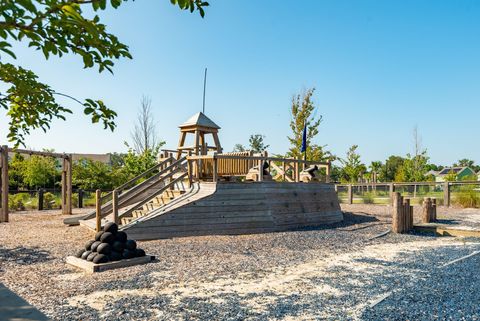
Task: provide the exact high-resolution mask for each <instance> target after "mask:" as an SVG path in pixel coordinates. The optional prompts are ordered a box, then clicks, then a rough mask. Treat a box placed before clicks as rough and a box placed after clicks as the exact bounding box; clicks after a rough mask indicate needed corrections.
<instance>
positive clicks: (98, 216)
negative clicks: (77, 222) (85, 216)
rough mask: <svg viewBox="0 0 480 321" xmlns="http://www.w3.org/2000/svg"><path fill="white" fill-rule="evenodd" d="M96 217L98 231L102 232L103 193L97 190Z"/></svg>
mask: <svg viewBox="0 0 480 321" xmlns="http://www.w3.org/2000/svg"><path fill="white" fill-rule="evenodd" d="M95 215H96V217H95V218H96V223H97V224H96V230H97V232H100V231H101V230H102V191H101V190H99V189H97V190H96V191H95Z"/></svg>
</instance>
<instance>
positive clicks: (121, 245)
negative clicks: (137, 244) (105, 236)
mask: <svg viewBox="0 0 480 321" xmlns="http://www.w3.org/2000/svg"><path fill="white" fill-rule="evenodd" d="M112 248H113V250H114V251H117V252H120V253H122V251H123V250H125V243H122V242H119V241H115V242H113V246H112Z"/></svg>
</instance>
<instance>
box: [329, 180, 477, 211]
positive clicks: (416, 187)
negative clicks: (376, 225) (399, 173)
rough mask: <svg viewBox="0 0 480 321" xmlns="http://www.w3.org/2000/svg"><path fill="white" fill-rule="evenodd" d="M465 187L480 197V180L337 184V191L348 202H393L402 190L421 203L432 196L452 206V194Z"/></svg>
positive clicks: (403, 193) (342, 200) (445, 204)
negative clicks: (376, 200)
mask: <svg viewBox="0 0 480 321" xmlns="http://www.w3.org/2000/svg"><path fill="white" fill-rule="evenodd" d="M465 187H470V188H472V190H473V191H474V192H477V193H478V196H479V197H480V181H459V182H400V183H360V184H336V185H335V191H336V192H337V194H338V195H339V199H340V201H341V202H344V203H347V204H353V203H354V201H360V203H374V202H375V201H374V200H372V199H371V198H376V199H378V200H381V201H383V202H380V203H383V204H393V196H394V193H395V192H400V193H401V194H402V195H404V196H409V197H410V198H411V199H412V200H416V201H417V202H418V204H421V202H422V201H423V199H424V197H431V198H436V199H437V200H438V201H440V202H441V204H443V205H444V206H451V204H452V195H453V194H455V193H458V192H460V191H461V189H462V188H465ZM441 204H438V205H441Z"/></svg>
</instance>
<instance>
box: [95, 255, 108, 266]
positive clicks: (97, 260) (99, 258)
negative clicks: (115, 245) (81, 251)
mask: <svg viewBox="0 0 480 321" xmlns="http://www.w3.org/2000/svg"><path fill="white" fill-rule="evenodd" d="M92 262H93V263H95V264H99V263H107V262H108V256H106V255H105V254H97V255H96V256H95V257H94V258H93V261H92Z"/></svg>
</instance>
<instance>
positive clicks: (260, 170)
mask: <svg viewBox="0 0 480 321" xmlns="http://www.w3.org/2000/svg"><path fill="white" fill-rule="evenodd" d="M258 181H259V182H263V160H262V159H261V160H259V161H258Z"/></svg>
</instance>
